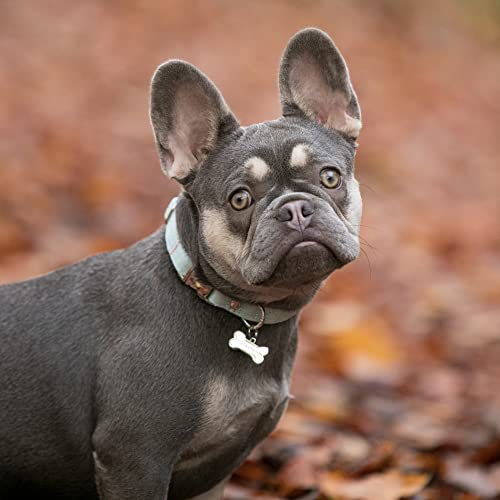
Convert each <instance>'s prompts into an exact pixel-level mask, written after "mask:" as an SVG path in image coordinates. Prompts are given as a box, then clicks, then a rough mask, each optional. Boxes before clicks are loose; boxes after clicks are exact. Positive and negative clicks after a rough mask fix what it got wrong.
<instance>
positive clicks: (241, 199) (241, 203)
mask: <svg viewBox="0 0 500 500" xmlns="http://www.w3.org/2000/svg"><path fill="white" fill-rule="evenodd" d="M229 203H231V206H232V207H233V208H234V209H235V210H245V208H248V207H249V206H250V205H251V204H252V197H251V196H250V193H249V192H248V191H246V190H245V189H240V190H238V191H235V192H234V193H233V194H232V195H231V198H229Z"/></svg>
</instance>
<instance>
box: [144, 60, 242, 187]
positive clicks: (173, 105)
mask: <svg viewBox="0 0 500 500" xmlns="http://www.w3.org/2000/svg"><path fill="white" fill-rule="evenodd" d="M150 113H151V123H152V126H153V130H154V133H155V138H156V145H157V147H158V152H159V155H160V163H161V167H162V170H163V172H164V173H165V174H166V175H168V176H169V177H172V178H174V179H176V180H178V181H179V182H181V183H186V182H187V181H188V180H189V179H192V177H193V175H194V174H195V173H196V171H197V170H198V168H199V167H200V165H201V164H202V163H203V161H204V159H205V158H206V157H207V155H208V154H209V153H210V152H211V151H212V150H213V149H214V148H215V146H216V145H217V142H218V140H219V139H220V138H221V137H222V136H223V135H224V134H226V133H230V132H231V131H233V130H235V129H237V128H239V123H238V121H237V120H236V118H235V117H234V116H233V114H232V113H231V111H230V110H229V108H228V106H227V104H226V103H225V101H224V99H223V97H222V95H221V94H220V92H219V91H218V90H217V88H216V87H215V85H214V84H213V83H212V82H211V81H210V80H209V79H208V78H207V77H206V76H205V75H204V74H203V73H202V72H201V71H199V70H198V69H197V68H195V67H194V66H192V65H191V64H188V63H186V62H184V61H168V62H166V63H164V64H162V65H161V66H160V67H159V68H158V69H157V70H156V72H155V74H154V76H153V80H152V82H151V108H150Z"/></svg>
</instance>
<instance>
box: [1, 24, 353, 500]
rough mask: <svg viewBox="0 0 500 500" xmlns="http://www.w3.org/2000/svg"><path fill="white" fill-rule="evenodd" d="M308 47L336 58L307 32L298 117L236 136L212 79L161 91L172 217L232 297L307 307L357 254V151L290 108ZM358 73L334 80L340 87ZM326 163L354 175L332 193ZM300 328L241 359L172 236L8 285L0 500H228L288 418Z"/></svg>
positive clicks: (168, 69) (164, 81)
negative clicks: (295, 155) (237, 201)
mask: <svg viewBox="0 0 500 500" xmlns="http://www.w3.org/2000/svg"><path fill="white" fill-rule="evenodd" d="M318 43H319V45H318ZM297 47H298V48H297ZM318 47H320V49H321V50H320V49H319V48H318ZM299 49H300V51H304V50H309V51H311V53H312V54H313V55H314V57H315V58H316V59H315V60H317V61H318V62H321V61H322V60H323V59H322V58H326V60H330V59H331V58H332V57H333V58H334V60H336V61H337V63H338V61H339V59H338V58H339V57H340V58H341V56H340V55H339V53H338V51H337V49H335V47H334V46H333V44H332V42H331V41H330V40H329V38H328V37H327V35H325V34H323V33H322V32H319V31H317V30H314V31H311V30H305V31H304V32H302V34H300V33H299V34H298V35H296V37H294V39H292V42H291V46H289V48H288V49H287V51H286V52H285V58H284V62H283V64H282V70H281V75H280V79H281V81H282V84H281V89H282V101H283V102H284V110H285V115H286V116H284V117H282V118H280V119H278V120H275V121H271V122H265V123H262V124H259V125H254V126H251V127H248V128H241V127H240V126H239V124H238V122H237V120H236V119H235V118H234V116H233V114H232V113H231V112H230V111H229V109H228V108H227V105H226V104H225V102H224V100H223V98H222V96H221V95H220V93H219V92H218V90H217V89H216V88H215V86H214V85H213V84H212V83H211V82H210V81H209V80H208V79H207V78H206V77H205V76H204V75H203V74H202V73H201V72H199V71H198V70H197V69H196V68H194V67H192V66H190V65H188V64H187V63H183V62H179V61H175V62H170V63H166V64H165V65H162V66H160V68H159V69H158V71H157V73H156V74H155V77H154V78H153V83H152V96H151V120H152V124H153V128H154V131H155V137H156V141H157V146H158V149H159V153H160V160H161V163H162V166H163V168H164V170H165V171H166V173H167V174H168V175H170V176H172V177H175V178H177V179H178V180H179V181H180V182H181V183H182V184H183V185H184V191H183V196H182V198H181V201H180V203H179V205H178V208H177V210H176V217H177V222H178V226H179V232H180V236H181V239H182V241H183V244H184V246H185V247H186V249H187V251H188V253H189V255H190V256H191V258H192V260H193V262H194V264H195V269H196V273H197V275H198V276H199V277H200V278H201V279H202V280H203V281H205V282H207V283H210V284H211V285H213V286H215V287H216V288H218V289H219V290H220V291H222V292H224V293H226V294H228V295H231V296H233V297H234V298H236V299H240V300H246V301H250V302H253V303H257V304H272V305H273V306H274V307H281V308H284V309H289V310H295V311H297V313H298V312H299V310H300V308H301V307H302V306H303V305H305V304H306V303H307V302H309V301H310V300H311V298H312V297H313V295H314V293H315V292H316V290H317V289H318V287H319V286H320V284H321V282H322V281H323V280H324V278H326V277H327V276H328V275H329V274H330V273H331V272H332V271H334V270H335V269H337V268H339V267H341V266H343V265H345V264H346V263H348V262H350V261H352V260H353V259H355V258H356V256H357V253H358V250H359V246H358V236H357V231H358V225H357V223H353V221H352V220H350V219H349V217H350V215H349V214H350V213H351V212H353V213H358V212H359V210H354V209H352V208H353V207H352V206H351V205H352V203H353V202H352V200H355V199H357V193H356V192H355V191H356V190H357V183H356V181H355V179H354V165H353V162H354V154H355V144H354V142H353V141H352V139H351V138H349V137H348V136H347V134H345V133H344V132H341V133H339V132H338V131H336V130H335V129H332V127H331V126H330V124H329V123H321V120H320V122H318V121H317V120H315V119H314V117H313V119H311V118H310V117H309V115H308V113H305V112H302V111H301V110H300V109H299V108H297V107H295V108H294V104H293V103H292V102H291V101H290V98H289V90H288V87H287V84H286V73H287V69H286V68H287V67H289V66H288V65H289V62H290V61H291V60H293V57H294V53H295V51H296V50H299ZM332 50H333V51H334V52H333V53H332V52H331V51H332ZM301 53H302V52H301ZM342 61H343V59H342ZM337 66H338V64H337ZM319 67H320V68H321V67H322V65H321V64H320V65H319ZM326 67H327V68H330V66H329V65H328V64H327V65H326ZM326 71H330V70H329V69H327V70H326ZM346 74H347V73H343V74H342V75H343V76H342V75H341V78H340V80H338V81H337V80H330V79H329V78H330V76H328V75H330V73H328V75H326V76H325V81H332V82H333V83H332V85H337V84H338V82H339V81H340V84H341V88H342V90H343V91H345V89H346V87H345V85H344V84H345V82H346V80H345V78H346ZM283 81H284V82H285V83H284V84H283ZM186 88H188V89H189V91H188V92H186V91H185V89H186ZM349 91H350V90H349ZM179 92H180V93H179ZM179 96H181V97H180V98H179ZM353 96H354V97H353ZM191 97H192V99H191ZM179 99H180V102H179ZM350 99H351V101H350V103H351V104H350V107H349V111H350V112H352V113H353V116H354V117H359V114H357V115H356V112H357V111H356V109H358V108H356V107H353V106H354V105H353V104H352V103H353V102H355V95H354V93H353V91H352V93H351V94H350ZM356 102H357V101H356ZM356 106H357V104H356ZM186 110H187V112H186ZM194 110H198V111H199V113H194V114H193V111H194ZM358 111H359V109H358ZM184 112H186V113H187V114H189V113H191V114H189V117H186V116H184V115H183V113H184ZM179 123H182V125H181V127H184V128H183V130H182V133H180V132H179V129H178V127H179ZM172 138H174V140H172ZM179 138H180V140H181V146H180V147H179V144H180V143H179ZM297 144H304V145H306V146H307V151H308V157H307V163H306V164H305V165H304V166H301V168H300V169H297V168H296V167H293V166H292V165H291V164H290V156H291V154H292V150H293V148H294V146H296V145H297ZM186 148H187V149H186ZM179 155H181V156H182V160H183V163H182V165H181V166H182V168H180V169H179V170H178V171H176V167H175V168H173V166H174V165H175V162H176V160H177V159H178V156H179ZM252 157H258V158H262V159H263V160H264V161H265V162H266V164H267V165H268V166H269V173H268V174H266V175H265V176H264V177H263V178H262V179H255V177H253V178H252V176H251V175H249V173H248V169H245V167H244V164H245V161H246V160H248V159H249V158H252ZM186 158H187V159H188V160H189V161H188V162H187V163H186V162H184V160H186ZM325 166H334V167H335V168H336V169H337V170H338V171H339V172H340V173H341V174H342V176H343V183H342V185H341V186H340V187H339V188H338V189H335V190H329V189H326V188H324V187H322V186H321V184H320V182H319V174H320V172H321V170H322V168H324V167H325ZM172 168H173V170H172ZM183 168H185V169H186V170H183ZM241 187H246V188H247V189H248V190H249V191H250V192H251V193H252V196H253V198H254V200H255V201H254V203H253V204H252V206H251V207H250V208H248V209H246V210H243V211H240V212H236V211H234V209H232V208H231V206H230V205H229V203H228V197H229V196H230V195H231V193H232V192H233V191H234V190H235V189H237V188H241ZM298 200H302V201H304V202H307V204H308V207H309V209H310V211H309V212H310V213H309V212H308V214H307V217H309V219H308V225H307V228H305V229H303V230H302V229H301V228H302V226H301V225H300V224H298V223H297V224H295V225H294V224H288V225H287V224H286V223H284V221H285V219H286V217H285V219H283V217H281V216H280V217H278V216H277V214H281V215H283V213H285V215H286V210H288V209H287V207H288V206H290V205H287V204H289V203H291V202H297V201H298ZM351 209H352V210H351ZM283 211H285V212H283ZM290 213H291V212H290ZM299 215H300V214H299ZM206 220H210V221H212V223H214V221H215V223H216V226H215V227H214V226H213V225H212V226H210V227H208V228H207V223H206ZM295 222H297V221H295ZM304 227H305V226H304ZM297 228H299V229H300V230H299V229H297ZM214 231H215V233H214ZM214 234H215V237H214ZM221 234H224V235H225V236H226V237H227V238H226V241H222V242H221V241H219V240H218V239H217V236H218V235H221ZM228 241H229V242H232V243H233V244H234V245H233V246H236V247H238V248H239V251H238V252H234V251H233V250H234V248H233V246H228ZM303 241H313V242H316V243H309V244H306V245H302V246H297V244H298V243H300V242H303ZM224 245H225V246H224ZM221 249H222V250H224V251H225V252H226V253H224V251H222V252H221ZM296 325H297V317H296V316H295V317H293V318H292V319H290V320H288V321H286V322H283V323H280V324H277V325H266V326H264V327H263V328H262V330H261V331H260V335H259V339H260V341H261V342H262V344H264V345H267V346H268V347H269V349H270V353H269V354H268V355H267V357H266V360H265V362H264V363H263V364H262V365H255V364H253V362H252V361H251V360H250V358H248V357H247V356H245V354H243V353H240V352H234V351H232V350H231V349H229V348H228V346H227V343H228V340H229V338H230V337H231V336H232V334H233V332H234V331H235V330H237V329H241V328H242V326H243V325H242V322H241V320H240V319H239V318H238V317H236V316H234V315H231V314H229V313H227V312H226V311H224V310H221V309H218V308H215V307H213V306H210V305H208V304H206V303H205V302H203V301H202V300H200V298H198V296H197V295H196V293H195V292H194V291H193V290H192V289H191V288H189V287H187V286H186V285H185V284H183V283H182V282H181V281H180V280H179V278H178V276H177V274H176V271H175V269H174V268H173V266H172V263H171V261H170V259H169V256H168V254H167V252H166V249H165V243H164V240H163V228H160V229H159V230H158V231H157V232H155V233H154V234H152V235H151V236H149V237H147V238H145V239H144V240H142V241H140V242H139V243H137V244H135V245H134V246H132V247H130V248H127V249H125V250H120V251H116V252H111V253H107V254H101V255H97V256H94V257H90V258H89V259H87V260H84V261H82V262H80V263H77V264H74V265H72V266H68V267H65V268H63V269H60V270H57V271H55V272H52V273H50V274H48V275H45V276H42V277H39V278H36V279H33V280H30V281H25V282H22V283H17V284H11V285H6V286H3V287H0V334H1V341H0V359H1V360H2V362H1V364H0V422H1V425H0V498H1V499H2V500H7V499H14V498H21V497H22V496H23V495H24V496H28V495H31V496H33V497H37V498H40V497H49V498H52V499H96V498H98V492H99V495H100V498H102V499H106V500H113V499H119V500H128V499H134V500H136V499H148V500H149V499H151V500H160V499H161V500H164V499H165V498H167V497H168V498H169V499H185V498H192V497H195V496H197V495H202V496H201V497H200V498H207V499H208V498H211V499H212V498H220V496H221V495H222V493H221V491H222V487H221V486H220V485H221V483H222V482H224V481H225V480H226V479H227V478H228V477H229V476H230V474H231V473H232V471H233V470H234V469H235V468H236V467H238V466H239V465H240V464H241V463H242V462H243V461H244V460H245V458H246V457H247V455H248V454H249V453H250V451H251V450H252V449H253V448H254V446H255V445H256V444H257V443H259V442H260V441H261V440H262V439H264V438H265V437H266V436H267V435H268V434H269V433H270V432H271V431H272V429H273V428H274V427H275V426H276V424H277V422H278V420H279V418H280V416H281V414H282V413H283V411H284V409H285V408H286V404H287V400H288V384H289V379H290V374H291V369H292V364H293V359H294V355H295V350H296V342H297V327H296ZM218 485H219V486H218Z"/></svg>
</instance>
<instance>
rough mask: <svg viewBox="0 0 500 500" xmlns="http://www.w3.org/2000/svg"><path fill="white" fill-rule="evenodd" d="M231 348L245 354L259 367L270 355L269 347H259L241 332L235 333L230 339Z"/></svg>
mask: <svg viewBox="0 0 500 500" xmlns="http://www.w3.org/2000/svg"><path fill="white" fill-rule="evenodd" d="M229 347H230V348H231V349H238V350H239V351H241V352H244V353H245V354H247V355H248V356H250V357H251V358H252V361H253V362H254V363H256V364H258V365H260V364H261V363H262V362H263V361H264V356H266V355H267V354H268V353H269V348H268V347H265V346H260V345H257V344H256V343H255V342H252V341H251V340H248V339H247V336H246V335H245V334H244V333H243V332H240V331H239V330H237V331H235V332H234V333H233V336H232V337H231V338H230V339H229Z"/></svg>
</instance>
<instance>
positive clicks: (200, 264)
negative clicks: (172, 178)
mask: <svg viewBox="0 0 500 500" xmlns="http://www.w3.org/2000/svg"><path fill="white" fill-rule="evenodd" d="M175 212H176V213H175V214H174V216H176V217H177V227H178V231H179V236H180V240H181V242H182V245H183V246H184V248H185V249H186V252H187V253H188V255H189V257H190V258H191V261H192V262H193V264H194V269H195V272H196V276H197V278H198V279H199V280H200V281H202V282H203V283H205V284H207V285H209V286H211V287H213V288H215V289H217V290H219V291H220V292H222V293H224V294H225V295H228V296H229V297H232V298H234V299H237V300H241V301H246V302H251V303H254V304H259V305H267V306H272V307H275V308H280V309H284V310H297V311H298V310H299V309H301V308H302V307H304V306H305V305H306V304H307V303H308V302H310V301H311V299H312V298H313V296H314V295H315V293H316V292H317V291H318V289H319V287H320V285H321V283H314V284H308V285H303V286H298V287H297V288H295V289H281V288H271V287H265V286H253V285H247V284H245V283H244V282H243V280H241V284H236V283H232V282H230V281H229V280H227V279H225V278H224V277H222V276H221V275H220V274H218V273H217V272H216V271H215V269H214V268H213V266H212V265H210V263H209V262H208V260H207V259H206V258H205V257H204V256H203V254H202V252H201V251H200V246H199V242H198V237H199V217H198V210H197V208H196V205H195V203H194V201H193V200H192V199H191V198H190V197H189V195H185V196H182V197H181V199H180V200H179V203H178V205H177V208H176V210H175Z"/></svg>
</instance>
